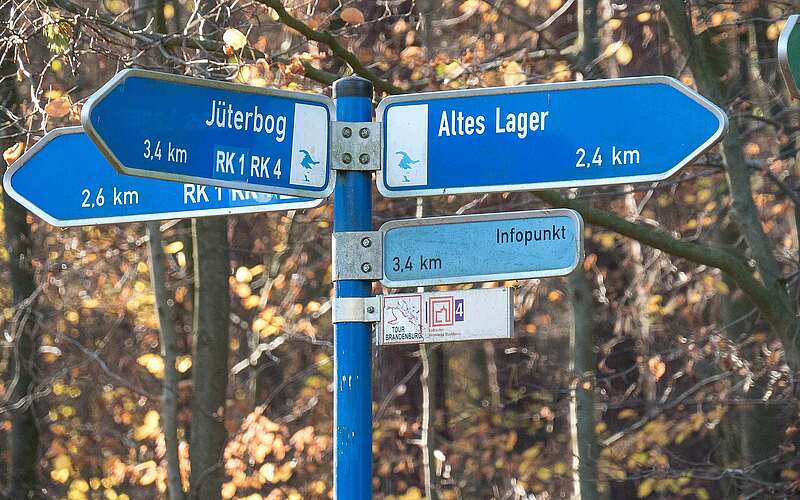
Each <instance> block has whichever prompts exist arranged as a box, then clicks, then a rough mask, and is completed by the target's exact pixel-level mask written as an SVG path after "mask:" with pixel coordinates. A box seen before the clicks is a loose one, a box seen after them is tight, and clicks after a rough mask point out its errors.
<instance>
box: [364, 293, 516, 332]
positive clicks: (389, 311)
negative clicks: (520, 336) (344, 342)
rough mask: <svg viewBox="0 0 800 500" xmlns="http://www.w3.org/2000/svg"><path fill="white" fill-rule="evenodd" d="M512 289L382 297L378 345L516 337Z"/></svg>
mask: <svg viewBox="0 0 800 500" xmlns="http://www.w3.org/2000/svg"><path fill="white" fill-rule="evenodd" d="M512 305H513V303H512V295H511V289H509V288H477V289H473V290H453V291H448V292H425V293H410V294H398V295H382V296H381V322H380V323H379V325H380V326H379V328H378V334H377V335H376V337H375V339H376V342H377V344H378V345H388V344H414V343H425V342H456V341H461V340H486V339H508V338H511V337H513V336H514V314H513V312H512Z"/></svg>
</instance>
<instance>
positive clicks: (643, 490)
mask: <svg viewBox="0 0 800 500" xmlns="http://www.w3.org/2000/svg"><path fill="white" fill-rule="evenodd" d="M655 485H656V480H655V479H653V478H652V477H650V478H647V479H645V480H644V481H642V482H641V483H639V487H638V488H637V489H636V496H638V497H639V498H645V497H647V496H650V493H652V492H653V487H654V486H655Z"/></svg>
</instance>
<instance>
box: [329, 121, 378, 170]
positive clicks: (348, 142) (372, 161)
mask: <svg viewBox="0 0 800 500" xmlns="http://www.w3.org/2000/svg"><path fill="white" fill-rule="evenodd" d="M331 160H332V161H331V165H332V168H333V169H334V170H355V171H359V172H364V171H370V170H380V169H381V123H380V122H333V138H332V140H331Z"/></svg>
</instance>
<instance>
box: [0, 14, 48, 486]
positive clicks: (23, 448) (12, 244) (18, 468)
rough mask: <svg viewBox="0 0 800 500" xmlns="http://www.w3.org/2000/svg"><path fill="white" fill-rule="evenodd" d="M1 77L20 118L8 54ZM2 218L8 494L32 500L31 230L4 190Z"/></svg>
mask: <svg viewBox="0 0 800 500" xmlns="http://www.w3.org/2000/svg"><path fill="white" fill-rule="evenodd" d="M12 7H13V5H12V4H6V6H5V7H4V8H3V9H2V13H3V19H6V20H8V19H10V18H11V12H10V9H11V8H12ZM0 71H2V74H3V75H4V76H5V78H4V79H3V80H2V83H0V107H2V108H3V109H4V110H7V111H8V112H7V113H6V115H7V116H20V113H19V95H18V93H17V88H16V86H15V80H14V78H12V77H10V76H8V75H14V73H15V72H16V71H17V67H16V65H15V64H14V58H13V57H5V58H3V64H2V68H0ZM5 130H6V132H5V133H4V134H3V140H2V141H0V148H2V150H3V151H5V150H6V149H7V148H9V147H11V146H12V145H13V144H14V142H15V141H14V137H15V136H14V134H13V131H14V130H16V127H15V126H14V125H11V126H8V127H6V128H5ZM3 204H4V210H3V220H4V222H5V245H6V250H7V251H8V255H9V267H10V268H11V288H12V292H13V303H14V306H15V308H17V310H16V318H17V319H16V320H15V322H14V330H13V335H14V340H15V341H16V342H15V349H14V352H13V354H12V363H11V364H10V372H9V373H10V374H11V380H10V381H9V383H8V403H9V405H10V406H9V408H10V417H11V432H10V433H9V436H8V447H9V460H10V463H9V467H8V470H9V480H8V481H9V482H8V486H9V487H8V495H9V498H12V499H17V498H20V499H21V498H33V497H36V496H39V495H40V494H41V491H39V490H38V489H37V481H38V478H37V470H36V469H37V466H36V465H37V462H38V460H39V428H38V426H37V422H36V413H35V408H36V404H35V401H34V399H33V388H34V385H35V382H36V364H37V358H36V339H35V337H34V333H35V332H34V330H35V329H34V326H35V321H36V319H35V316H34V314H32V312H33V306H34V302H35V301H34V297H33V294H34V291H35V290H36V284H35V282H34V275H33V269H32V268H31V230H30V226H28V222H27V220H26V218H27V215H28V212H27V210H25V208H23V207H22V206H21V205H20V204H18V203H17V202H16V201H14V200H12V199H11V197H10V196H8V193H6V191H5V190H3Z"/></svg>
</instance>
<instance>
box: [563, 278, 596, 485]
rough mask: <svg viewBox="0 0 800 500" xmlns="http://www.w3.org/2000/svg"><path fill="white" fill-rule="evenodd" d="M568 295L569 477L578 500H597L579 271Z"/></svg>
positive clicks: (588, 316) (587, 329) (586, 288)
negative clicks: (570, 383) (570, 323)
mask: <svg viewBox="0 0 800 500" xmlns="http://www.w3.org/2000/svg"><path fill="white" fill-rule="evenodd" d="M569 294H570V300H571V303H572V318H573V326H572V329H571V330H570V334H571V336H570V347H571V348H572V371H573V372H574V373H575V375H576V376H577V377H578V379H577V381H576V382H575V387H574V389H573V390H572V395H571V396H572V397H571V398H570V416H571V419H572V429H571V433H572V454H573V477H574V479H575V488H574V490H573V491H575V492H576V493H577V492H580V498H581V500H595V499H597V498H599V493H598V491H597V460H598V458H599V457H600V447H599V444H598V442H597V435H596V434H595V418H594V386H595V367H596V366H597V359H596V354H595V352H594V344H595V334H594V319H593V309H594V307H593V303H592V288H591V285H590V283H589V280H588V279H587V278H586V274H585V273H584V271H583V269H578V270H576V271H575V272H573V273H572V275H570V277H569Z"/></svg>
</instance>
